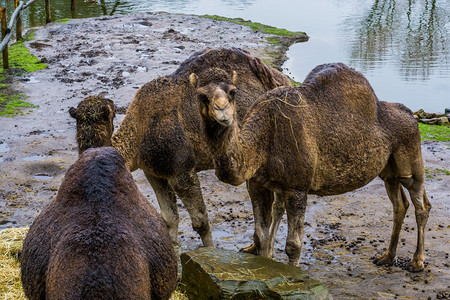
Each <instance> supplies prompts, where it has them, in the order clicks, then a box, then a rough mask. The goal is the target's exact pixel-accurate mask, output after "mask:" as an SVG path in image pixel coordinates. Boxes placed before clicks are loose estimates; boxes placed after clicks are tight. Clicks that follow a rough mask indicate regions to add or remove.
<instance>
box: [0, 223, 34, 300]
mask: <svg viewBox="0 0 450 300" xmlns="http://www.w3.org/2000/svg"><path fill="white" fill-rule="evenodd" d="M27 232H28V228H11V229H5V230H1V231H0V295H1V298H0V299H1V300H22V299H23V300H25V299H26V297H25V294H24V293H23V290H22V283H21V282H20V262H19V256H20V252H21V251H22V241H23V239H24V238H25V235H26V234H27Z"/></svg>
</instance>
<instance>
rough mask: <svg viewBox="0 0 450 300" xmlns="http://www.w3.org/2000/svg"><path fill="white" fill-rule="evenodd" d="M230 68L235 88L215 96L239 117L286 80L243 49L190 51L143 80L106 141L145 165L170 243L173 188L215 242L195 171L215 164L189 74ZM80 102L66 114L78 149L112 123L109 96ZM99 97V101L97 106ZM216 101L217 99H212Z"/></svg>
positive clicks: (216, 76)
mask: <svg viewBox="0 0 450 300" xmlns="http://www.w3.org/2000/svg"><path fill="white" fill-rule="evenodd" d="M233 71H236V72H238V73H239V79H238V80H236V83H235V87H236V89H234V90H233V91H229V90H227V89H220V88H219V89H218V90H216V91H215V92H216V95H215V96H214V97H218V98H220V97H223V95H226V94H228V93H234V94H235V95H234V97H235V99H236V105H237V106H238V108H239V112H238V113H237V119H238V120H239V119H242V118H243V116H244V115H245V113H246V111H247V110H248V108H249V107H250V105H251V104H252V102H253V101H255V99H256V96H259V95H261V94H263V93H265V92H266V91H268V90H270V89H273V88H275V87H279V86H283V85H284V86H290V85H291V84H290V81H289V79H288V78H287V77H286V76H284V75H283V74H281V73H280V72H278V71H277V70H275V69H273V68H271V67H269V66H267V65H266V64H264V63H263V62H262V61H261V60H260V59H259V58H257V57H254V56H252V55H250V54H249V53H248V52H246V51H244V50H240V49H236V48H233V49H225V48H221V49H206V50H204V51H201V52H197V53H195V54H193V55H192V56H191V57H190V58H189V59H187V60H186V61H185V62H183V63H182V64H181V65H180V67H179V68H178V69H177V70H176V71H175V72H174V73H173V74H171V75H168V76H164V77H159V78H156V79H154V80H152V81H151V82H148V83H146V84H144V85H143V86H142V87H141V88H140V89H139V90H138V91H137V92H136V95H135V97H134V99H133V101H132V102H131V104H130V106H129V107H128V110H127V112H126V116H125V118H124V120H123V121H122V123H121V124H120V127H119V129H118V130H117V131H116V132H115V133H114V135H113V137H112V141H111V142H112V146H113V147H115V148H116V149H117V150H119V152H120V154H122V156H123V157H124V158H125V160H126V163H127V166H128V168H129V169H130V170H131V171H134V170H136V169H137V168H140V169H142V170H143V171H144V173H145V176H146V177H147V179H148V181H149V182H150V184H151V185H152V187H153V189H154V191H155V194H156V197H157V199H158V203H159V206H160V208H161V215H162V217H163V219H164V221H165V222H166V224H167V226H168V228H169V233H170V236H171V237H172V242H173V243H177V237H178V223H179V216H178V208H177V205H176V195H178V197H179V198H180V199H181V201H182V202H183V203H184V204H185V206H186V208H187V210H188V212H189V215H190V217H191V220H192V227H193V228H194V230H195V231H196V232H198V234H199V235H200V237H201V239H202V242H203V245H204V246H210V247H213V246H214V243H213V239H212V234H211V226H210V223H209V218H208V213H207V210H206V206H205V203H204V201H203V197H202V193H201V188H200V182H199V180H198V177H197V172H199V171H202V170H207V169H212V168H213V166H214V165H213V161H212V159H211V158H210V157H209V156H208V151H207V149H206V144H205V143H204V142H203V140H202V139H201V137H200V123H201V117H200V114H199V108H198V104H197V94H196V88H195V85H196V84H197V77H196V76H190V75H191V74H192V73H195V74H198V75H199V76H200V81H201V82H200V84H202V85H206V84H208V83H210V82H221V81H223V80H232V77H233V76H235V75H236V72H235V73H233ZM230 74H231V75H230ZM233 74H234V75H233ZM235 79H236V78H235ZM83 102H85V103H83ZM83 102H82V103H80V104H79V106H78V108H77V109H75V108H71V109H70V114H71V116H72V117H74V118H75V119H76V120H77V131H78V132H77V140H78V145H79V151H83V149H84V147H85V146H86V147H89V145H90V144H92V141H86V140H83V137H86V138H89V137H90V136H91V137H94V138H97V139H100V140H102V139H103V138H104V137H105V136H107V135H108V134H109V133H112V130H113V129H112V127H111V126H110V124H112V118H113V117H114V112H115V111H114V108H113V107H112V106H111V105H110V102H109V101H107V100H101V99H100V100H99V102H96V100H95V99H94V98H90V100H89V101H87V100H86V101H83ZM101 102H103V103H104V105H103V106H102V105H99V103H101ZM89 103H92V107H90V106H91V105H90V104H89ZM217 105H219V106H220V105H221V104H220V103H219V102H217ZM92 111H93V112H94V113H93V115H95V118H90V117H86V115H88V116H89V115H92V113H91V112H92ZM99 116H101V117H99ZM87 132H90V133H92V134H88V133H87ZM79 137H82V138H81V139H80V138H79ZM103 143H105V141H104V142H103ZM100 146H101V145H100Z"/></svg>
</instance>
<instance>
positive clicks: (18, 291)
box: [0, 227, 188, 300]
mask: <svg viewBox="0 0 450 300" xmlns="http://www.w3.org/2000/svg"><path fill="white" fill-rule="evenodd" d="M27 232H28V227H27V228H11V229H5V230H0V300H26V297H25V294H24V293H23V289H22V283H21V282H20V261H19V258H20V252H21V251H22V242H23V239H24V238H25V235H26V234H27ZM185 299H188V298H187V296H186V295H185V294H183V293H182V292H181V291H180V290H179V287H177V289H176V290H175V292H173V294H172V296H171V297H170V300H185Z"/></svg>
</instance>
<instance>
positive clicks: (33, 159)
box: [23, 155, 47, 161]
mask: <svg viewBox="0 0 450 300" xmlns="http://www.w3.org/2000/svg"><path fill="white" fill-rule="evenodd" d="M46 157H47V156H44V155H33V156H28V157H24V158H23V160H24V161H38V160H43V159H44V158H46Z"/></svg>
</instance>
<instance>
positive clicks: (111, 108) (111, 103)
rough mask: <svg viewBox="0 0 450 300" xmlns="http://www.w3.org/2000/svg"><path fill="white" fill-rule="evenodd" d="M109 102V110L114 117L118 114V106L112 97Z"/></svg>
mask: <svg viewBox="0 0 450 300" xmlns="http://www.w3.org/2000/svg"><path fill="white" fill-rule="evenodd" d="M108 103H109V105H108V108H109V111H110V112H111V114H112V115H113V118H114V116H115V115H116V112H117V106H116V104H115V103H114V101H112V100H111V99H108Z"/></svg>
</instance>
